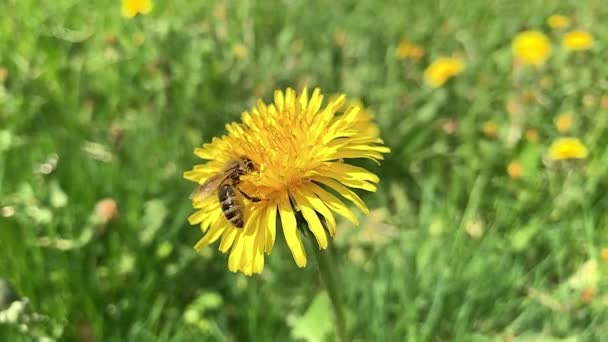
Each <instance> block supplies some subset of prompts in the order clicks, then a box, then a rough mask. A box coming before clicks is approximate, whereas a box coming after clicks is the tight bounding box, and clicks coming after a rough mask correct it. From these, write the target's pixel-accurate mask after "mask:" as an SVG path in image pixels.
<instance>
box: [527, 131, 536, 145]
mask: <svg viewBox="0 0 608 342" xmlns="http://www.w3.org/2000/svg"><path fill="white" fill-rule="evenodd" d="M526 139H527V140H528V141H529V142H531V143H535V142H537V141H538V131H537V130H536V129H535V128H528V129H527V130H526Z"/></svg>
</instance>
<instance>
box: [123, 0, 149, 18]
mask: <svg viewBox="0 0 608 342" xmlns="http://www.w3.org/2000/svg"><path fill="white" fill-rule="evenodd" d="M151 11H152V0H122V15H123V16H125V17H127V18H133V17H134V16H136V15H138V14H148V13H150V12H151Z"/></svg>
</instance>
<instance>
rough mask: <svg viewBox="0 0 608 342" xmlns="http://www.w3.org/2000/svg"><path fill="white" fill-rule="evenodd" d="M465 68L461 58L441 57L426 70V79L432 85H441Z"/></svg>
mask: <svg viewBox="0 0 608 342" xmlns="http://www.w3.org/2000/svg"><path fill="white" fill-rule="evenodd" d="M462 70H464V61H463V60H462V59H459V58H451V57H450V58H446V57H444V58H439V59H437V60H435V61H434V62H433V63H431V65H429V66H428V67H427V68H426V70H425V71H424V80H425V81H426V83H427V84H429V85H430V86H431V87H440V86H442V85H443V84H444V83H445V82H447V81H448V80H449V79H450V78H452V77H454V76H456V75H458V74H460V73H461V72H462Z"/></svg>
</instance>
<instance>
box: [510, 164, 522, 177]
mask: <svg viewBox="0 0 608 342" xmlns="http://www.w3.org/2000/svg"><path fill="white" fill-rule="evenodd" d="M522 173H523V168H522V166H521V163H520V162H519V161H517V160H514V161H512V162H510V163H509V165H508V166H507V174H508V175H509V177H511V178H514V179H516V178H520V177H521V175H522Z"/></svg>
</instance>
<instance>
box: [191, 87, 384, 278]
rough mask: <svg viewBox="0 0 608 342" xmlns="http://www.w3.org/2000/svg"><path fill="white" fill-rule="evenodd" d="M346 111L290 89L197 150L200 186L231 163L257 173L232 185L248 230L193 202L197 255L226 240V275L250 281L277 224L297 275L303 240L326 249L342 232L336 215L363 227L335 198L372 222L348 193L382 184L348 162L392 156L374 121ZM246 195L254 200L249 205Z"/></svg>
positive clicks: (206, 203)
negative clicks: (241, 162)
mask: <svg viewBox="0 0 608 342" xmlns="http://www.w3.org/2000/svg"><path fill="white" fill-rule="evenodd" d="M345 103H346V99H345V96H344V95H341V96H339V97H337V98H335V99H333V100H329V101H328V103H327V104H326V105H324V106H323V95H321V93H320V91H319V89H315V90H314V92H313V93H312V95H309V93H308V91H307V90H306V89H304V90H303V91H302V93H301V94H300V95H299V96H298V95H297V94H296V92H295V91H294V90H292V89H287V90H286V91H285V92H283V91H275V93H274V103H273V104H265V103H264V102H262V101H261V100H258V102H257V105H256V107H254V108H253V109H252V110H251V111H250V112H244V113H243V114H242V115H241V122H238V123H237V122H234V123H230V124H228V125H226V130H227V131H228V133H227V134H226V135H224V136H222V137H220V138H214V139H213V140H212V141H211V143H208V144H205V145H203V147H202V148H197V149H196V150H195V151H194V153H195V154H196V155H197V156H198V157H200V158H202V159H205V160H206V163H204V164H202V165H196V166H195V167H194V168H193V169H192V170H190V171H187V172H185V173H184V178H186V179H188V180H191V181H194V182H196V183H198V184H204V183H205V182H206V181H207V180H209V179H210V178H211V177H215V176H216V175H218V174H222V173H223V170H224V168H225V167H226V165H227V164H230V161H231V160H235V159H239V158H247V159H248V160H249V161H250V162H251V163H250V164H249V166H250V167H251V168H249V167H248V168H247V172H245V173H244V174H243V175H241V176H240V178H239V182H238V186H237V185H234V187H236V188H237V189H238V191H236V190H235V191H234V192H235V193H236V194H237V195H239V196H238V198H240V200H241V201H240V202H241V209H242V216H241V217H242V219H243V221H242V222H241V223H243V227H242V228H237V227H236V226H235V225H233V224H232V223H231V222H234V220H233V221H228V220H227V219H226V217H225V216H227V214H224V211H223V210H222V205H221V204H220V202H219V200H218V196H208V197H205V198H201V197H198V196H195V197H194V198H193V206H194V208H196V209H197V211H196V212H195V213H194V214H192V215H191V216H190V217H189V218H188V221H189V222H190V223H191V224H200V228H201V230H202V232H203V233H204V236H203V238H202V239H201V240H200V241H199V242H198V243H197V244H196V246H195V248H196V249H197V250H201V249H202V248H204V247H205V246H207V245H209V244H211V243H214V242H215V241H217V240H218V239H220V238H221V241H220V244H219V250H220V251H221V252H224V253H225V252H227V251H228V250H230V256H229V258H228V269H229V270H230V271H232V272H237V271H240V272H243V273H245V274H247V275H251V274H253V273H260V272H261V271H262V269H263V267H264V252H265V253H266V254H270V252H271V251H272V248H273V245H274V242H275V238H276V229H277V218H280V222H281V226H282V230H283V235H284V236H285V241H286V242H287V245H288V246H289V249H290V250H291V253H292V255H293V258H294V260H295V263H296V264H297V265H298V267H305V266H306V263H307V258H306V252H305V250H304V244H303V243H302V237H301V234H302V233H305V232H309V233H310V234H311V236H313V237H314V238H315V239H316V241H317V244H318V245H319V248H321V249H325V248H327V246H328V240H329V239H328V238H329V237H333V236H334V234H335V232H336V220H335V217H334V212H335V213H338V214H340V215H341V216H343V217H344V218H346V219H347V220H349V221H350V222H352V223H353V224H354V225H357V224H358V220H357V218H356V216H355V215H354V214H353V212H352V211H351V209H350V208H349V207H348V206H346V205H345V204H344V203H343V202H342V200H341V199H339V198H338V196H336V195H334V192H335V193H336V194H339V195H341V196H342V197H344V198H346V199H347V200H349V201H350V202H352V203H353V204H354V205H355V206H356V207H358V208H359V209H360V210H361V211H362V212H364V213H366V214H367V213H368V212H369V211H368V209H367V207H366V206H365V203H364V202H363V201H362V200H361V198H359V196H358V195H357V194H355V193H354V192H353V191H352V190H351V189H349V188H358V189H363V190H366V191H375V190H376V183H378V182H379V178H378V177H377V176H376V175H375V174H373V173H371V172H369V171H368V170H366V169H364V168H361V167H358V166H354V165H350V164H349V163H348V162H347V161H348V160H349V159H351V158H369V159H372V160H375V161H377V160H381V159H383V156H382V154H383V153H388V152H389V151H390V150H389V148H387V147H385V146H383V141H382V139H380V138H379V130H378V127H377V126H376V125H375V124H374V122H373V117H372V116H371V115H370V114H368V113H366V112H363V111H360V110H359V107H357V106H348V108H346V109H344V107H345ZM230 184H232V183H230ZM239 193H240V194H242V195H243V196H240V194H239ZM245 194H247V195H248V196H250V197H252V200H245ZM258 199H259V201H258ZM305 227H306V228H305ZM304 229H306V231H303V230H304ZM328 235H329V236H328Z"/></svg>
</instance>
